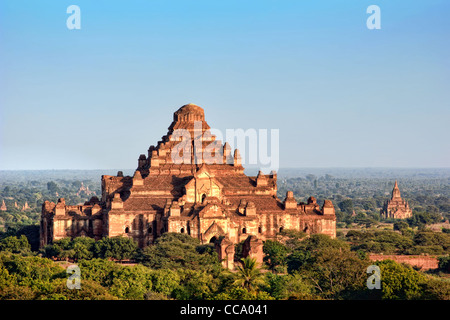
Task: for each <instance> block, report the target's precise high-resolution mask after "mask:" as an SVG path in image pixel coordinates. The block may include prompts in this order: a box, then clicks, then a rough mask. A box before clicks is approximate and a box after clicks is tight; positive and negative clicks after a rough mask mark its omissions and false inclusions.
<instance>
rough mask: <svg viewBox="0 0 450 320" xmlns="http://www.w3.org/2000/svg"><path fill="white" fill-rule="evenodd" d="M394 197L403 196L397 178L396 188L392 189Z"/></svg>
mask: <svg viewBox="0 0 450 320" xmlns="http://www.w3.org/2000/svg"><path fill="white" fill-rule="evenodd" d="M394 198H401V196H400V189H399V188H398V182H397V180H395V185H394V189H392V199H394Z"/></svg>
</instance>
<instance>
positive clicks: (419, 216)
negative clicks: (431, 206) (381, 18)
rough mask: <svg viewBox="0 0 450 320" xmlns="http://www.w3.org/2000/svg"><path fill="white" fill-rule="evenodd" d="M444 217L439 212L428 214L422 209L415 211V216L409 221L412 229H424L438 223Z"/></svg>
mask: <svg viewBox="0 0 450 320" xmlns="http://www.w3.org/2000/svg"><path fill="white" fill-rule="evenodd" d="M441 220H442V216H441V215H440V214H439V213H438V212H429V211H428V212H427V211H423V210H421V209H418V210H413V216H412V217H411V218H408V219H407V222H408V224H409V225H410V226H411V227H419V228H424V227H425V225H427V224H432V223H438V222H440V221H441Z"/></svg>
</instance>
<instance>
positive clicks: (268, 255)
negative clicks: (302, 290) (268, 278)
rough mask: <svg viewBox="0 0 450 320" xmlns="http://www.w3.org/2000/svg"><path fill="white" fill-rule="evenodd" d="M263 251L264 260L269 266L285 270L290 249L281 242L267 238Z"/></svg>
mask: <svg viewBox="0 0 450 320" xmlns="http://www.w3.org/2000/svg"><path fill="white" fill-rule="evenodd" d="M263 252H264V253H265V256H264V262H265V263H266V264H267V265H268V266H269V269H270V270H272V271H276V270H277V268H278V267H280V268H278V269H280V271H283V269H284V267H285V266H286V259H287V254H288V253H289V249H288V248H287V247H286V246H285V245H284V244H282V243H281V242H278V241H274V240H266V241H265V242H264V246H263Z"/></svg>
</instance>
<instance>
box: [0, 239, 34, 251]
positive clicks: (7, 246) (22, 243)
mask: <svg viewBox="0 0 450 320" xmlns="http://www.w3.org/2000/svg"><path fill="white" fill-rule="evenodd" d="M0 251H8V252H12V253H21V254H23V255H27V254H31V246H30V244H29V243H28V239H27V237H25V236H24V235H21V236H20V238H17V237H15V236H12V237H7V238H4V239H2V240H0Z"/></svg>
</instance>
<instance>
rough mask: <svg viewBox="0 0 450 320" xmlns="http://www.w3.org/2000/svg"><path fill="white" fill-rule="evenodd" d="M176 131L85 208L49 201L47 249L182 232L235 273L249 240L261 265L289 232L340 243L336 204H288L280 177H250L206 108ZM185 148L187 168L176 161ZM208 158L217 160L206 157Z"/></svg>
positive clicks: (145, 240)
mask: <svg viewBox="0 0 450 320" xmlns="http://www.w3.org/2000/svg"><path fill="white" fill-rule="evenodd" d="M200 124H201V126H200ZM168 130H169V131H168V133H167V134H166V135H165V136H163V137H162V139H161V141H159V142H158V143H157V145H156V146H153V145H152V146H150V148H149V149H148V152H147V154H141V155H140V156H139V158H138V166H137V169H136V171H135V172H134V175H133V176H124V175H123V173H122V172H121V171H119V172H118V173H117V175H116V176H110V175H103V176H102V197H101V199H98V198H97V197H92V198H91V199H90V200H89V201H88V202H86V203H85V204H84V205H66V203H65V201H64V199H62V198H61V199H59V200H58V202H57V203H56V204H55V203H53V202H49V201H45V203H44V204H43V206H42V218H41V236H40V244H41V246H44V245H46V244H51V243H52V242H53V241H54V240H57V239H61V238H64V237H72V238H73V237H80V236H86V237H92V238H94V239H100V238H102V237H116V236H125V237H131V238H133V239H134V240H135V241H136V242H137V244H138V245H139V247H141V248H143V247H145V246H148V245H151V244H152V243H153V242H154V241H155V239H157V238H158V237H160V236H161V235H162V234H163V233H165V232H178V233H185V234H188V235H190V236H192V237H195V238H197V239H199V240H200V242H201V243H203V244H206V243H215V246H216V250H217V252H218V253H219V257H220V258H221V260H222V261H223V264H224V266H225V267H228V268H233V256H234V245H235V244H237V243H239V242H241V241H245V243H244V247H243V248H244V249H243V250H244V254H246V255H251V256H255V257H257V258H258V260H259V261H260V262H261V260H262V245H263V241H264V240H266V239H275V238H276V236H277V233H279V232H280V231H282V230H283V229H293V230H298V231H303V232H305V233H307V234H313V233H323V234H326V235H329V236H331V237H335V235H336V216H335V211H334V207H333V204H332V202H331V201H330V200H325V201H324V203H323V205H322V206H320V205H319V204H318V203H317V201H316V199H315V198H314V197H310V198H309V199H308V200H307V202H306V203H303V202H300V203H297V201H296V199H295V198H294V196H293V192H291V191H289V192H287V194H286V197H285V199H283V200H280V199H279V198H278V197H277V174H276V173H275V172H274V171H272V172H271V173H270V174H263V173H262V172H261V171H260V172H259V173H258V175H257V176H247V175H246V174H244V167H243V166H242V160H241V157H240V153H239V151H238V150H237V149H236V150H234V152H232V150H231V148H230V146H229V144H228V143H225V144H222V142H221V141H219V140H216V137H215V136H214V135H212V134H210V127H209V125H208V124H207V123H206V121H205V114H204V110H203V109H202V108H200V107H199V106H196V105H194V104H188V105H184V106H182V107H181V108H180V109H178V110H177V111H176V112H175V113H174V115H173V122H172V124H171V125H170V127H169V128H168ZM179 132H184V133H189V135H190V137H191V140H190V141H186V139H185V140H183V139H182V138H180V135H179V134H178V133H179ZM199 138H201V139H199ZM180 144H182V146H183V148H182V150H183V151H182V152H181V153H180V154H183V159H184V160H183V162H182V163H178V162H177V161H174V157H173V152H174V150H177V152H179V150H180V148H179V146H180ZM190 146H197V147H196V148H190ZM212 146H214V148H212ZM177 148H178V149H177ZM211 149H212V151H211ZM202 153H205V154H209V155H211V154H213V157H210V159H205V158H202V157H198V155H199V154H200V155H201V154H202ZM211 159H212V160H213V161H211ZM175 160H176V159H175ZM208 160H209V161H208Z"/></svg>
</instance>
